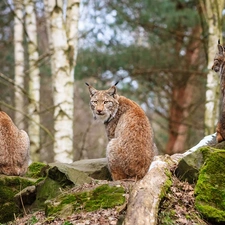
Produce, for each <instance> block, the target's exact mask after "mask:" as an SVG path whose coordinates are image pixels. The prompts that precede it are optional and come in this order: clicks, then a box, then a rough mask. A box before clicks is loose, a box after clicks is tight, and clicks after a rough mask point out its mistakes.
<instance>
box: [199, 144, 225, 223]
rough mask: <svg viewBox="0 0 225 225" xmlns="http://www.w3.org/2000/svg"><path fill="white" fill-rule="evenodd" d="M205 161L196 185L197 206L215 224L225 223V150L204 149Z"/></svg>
mask: <svg viewBox="0 0 225 225" xmlns="http://www.w3.org/2000/svg"><path fill="white" fill-rule="evenodd" d="M203 154H204V157H205V159H206V160H205V163H204V165H203V166H202V168H201V170H200V173H199V178H198V181H197V184H196V186H195V195H196V199H195V207H196V208H197V210H198V211H199V212H200V213H201V214H202V215H203V216H204V218H206V219H207V220H208V221H211V222H212V223H213V224H215V223H220V224H224V223H225V204H224V203H225V191H224V190H225V174H224V169H225V150H217V149H212V148H211V149H207V148H205V149H204V152H203Z"/></svg>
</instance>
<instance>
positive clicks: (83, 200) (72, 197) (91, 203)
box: [46, 184, 125, 216]
mask: <svg viewBox="0 0 225 225" xmlns="http://www.w3.org/2000/svg"><path fill="white" fill-rule="evenodd" d="M123 194H124V188H122V187H115V186H109V185H107V184H105V185H101V186H99V187H97V188H96V189H94V190H91V191H87V192H80V193H74V194H67V195H62V196H60V197H59V199H57V200H56V201H54V200H53V201H48V202H47V203H46V215H47V216H52V215H58V216H65V215H66V216H68V214H69V213H72V212H74V211H80V210H81V209H82V210H85V211H95V210H97V209H100V208H113V207H115V206H117V205H122V204H123V203H124V201H125V197H124V196H123ZM65 208H66V210H65ZM65 211H67V213H66V214H65Z"/></svg>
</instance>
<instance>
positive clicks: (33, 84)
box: [24, 0, 40, 161]
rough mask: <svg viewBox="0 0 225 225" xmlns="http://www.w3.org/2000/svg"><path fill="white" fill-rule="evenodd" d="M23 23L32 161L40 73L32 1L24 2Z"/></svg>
mask: <svg viewBox="0 0 225 225" xmlns="http://www.w3.org/2000/svg"><path fill="white" fill-rule="evenodd" d="M24 4H25V12H26V16H25V22H26V37H27V43H28V58H29V71H28V73H29V106H28V113H29V116H30V118H32V120H29V126H28V132H29V136H30V151H31V158H32V160H33V161H39V159H40V154H39V150H40V126H39V124H40V116H39V101H40V71H39V67H38V64H37V62H38V58H39V53H38V47H37V45H38V43H37V27H36V16H35V13H34V11H35V10H34V1H33V0H25V1H24Z"/></svg>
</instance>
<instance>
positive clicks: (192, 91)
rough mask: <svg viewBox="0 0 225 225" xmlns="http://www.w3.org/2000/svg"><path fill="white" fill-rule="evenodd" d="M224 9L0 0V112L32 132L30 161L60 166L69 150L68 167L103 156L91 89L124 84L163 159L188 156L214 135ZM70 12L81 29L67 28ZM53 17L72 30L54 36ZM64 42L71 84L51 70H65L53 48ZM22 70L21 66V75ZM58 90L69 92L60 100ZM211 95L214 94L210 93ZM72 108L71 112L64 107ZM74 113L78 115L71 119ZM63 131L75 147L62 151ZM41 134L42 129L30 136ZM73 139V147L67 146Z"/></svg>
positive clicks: (204, 4)
mask: <svg viewBox="0 0 225 225" xmlns="http://www.w3.org/2000/svg"><path fill="white" fill-rule="evenodd" d="M47 6H48V7H49V8H47ZM69 6H70V7H69ZM74 6H76V9H75V10H74V11H72V8H73V7H74ZM47 9H49V10H47ZM77 9H78V10H77ZM223 9H224V1H222V0H215V1H209V0H205V1H204V0H198V1H194V0H157V1H156V0H136V1H135V0H120V1H118V0H104V1H102V0H98V1H95V0H80V1H79V0H76V1H75V0H67V1H61V0H58V1H54V0H52V1H51V0H49V1H48V0H33V1H30V0H25V1H22V0H21V1H20V0H15V1H12V0H4V1H1V2H0V15H1V16H0V46H1V51H0V68H1V69H0V107H1V109H2V110H4V111H6V112H7V113H8V114H9V115H10V116H11V118H12V119H13V121H15V123H16V125H17V126H18V127H19V128H20V129H24V130H26V131H27V132H28V134H29V136H30V137H31V158H32V160H38V161H45V162H52V161H54V160H59V161H60V159H61V157H64V156H65V155H64V156H60V151H61V153H62V152H65V151H66V150H65V149H64V147H65V148H70V149H67V150H68V152H69V153H68V154H67V156H65V157H68V158H70V160H68V162H69V161H71V160H72V161H73V160H78V159H85V158H98V157H104V156H105V148H106V145H107V139H106V135H105V131H104V126H103V125H102V124H99V123H97V122H96V121H94V120H93V118H92V114H91V110H90V109H89V94H88V90H87V87H86V86H85V82H88V83H90V84H91V85H93V86H94V87H95V88H97V89H107V88H109V87H110V86H111V85H113V84H114V83H115V82H116V81H120V82H119V84H118V85H117V87H118V93H119V94H121V95H124V96H126V97H128V98H130V99H132V100H134V101H136V102H137V103H139V104H140V105H141V106H142V108H143V109H144V110H145V112H146V114H147V116H148V118H149V120H150V121H151V123H152V125H153V129H154V133H155V143H156V145H157V147H158V150H159V152H160V153H161V154H163V153H168V154H173V153H176V152H184V151H185V150H187V149H188V148H190V147H192V146H193V145H195V144H196V143H198V142H199V140H200V139H201V138H202V137H203V136H204V135H207V134H210V133H213V132H215V125H216V123H217V120H218V116H219V110H218V108H219V77H218V75H217V74H214V72H211V71H210V66H212V64H213V58H214V55H215V53H216V51H217V41H218V39H220V40H221V43H223V41H222V40H223V38H224V33H223V32H222V30H225V29H224V27H223V26H224V24H223V20H224V14H223ZM70 14H71V15H72V16H74V17H75V18H74V21H75V24H74V25H70V24H69V25H68V24H67V22H68V21H69V16H70ZM29 16H31V17H30V18H33V20H32V19H31V22H29ZM56 16H59V17H57V18H58V19H57V21H58V22H56V23H58V24H59V23H60V24H61V28H60V29H62V30H63V29H64V26H66V31H65V32H64V33H60V32H61V31H60V30H58V31H57V32H58V33H57V32H56V33H54V29H52V27H53V24H54V18H56ZM60 16H61V17H60ZM32 21H33V22H32ZM71 21H72V20H71ZM76 22H78V25H76ZM19 24H20V25H22V26H21V27H20V28H18V26H17V27H16V25H19ZM29 24H30V25H32V24H33V25H34V26H33V27H32V26H31V27H29ZM76 26H77V28H76ZM72 27H73V28H74V29H75V30H73V29H72ZM17 29H18V30H17ZM76 29H77V30H76ZM32 32H33V33H32ZM35 32H36V33H35ZM70 32H74V33H73V34H72V38H70V37H69V35H70V34H69V33H70ZM33 34H34V37H33V39H32V35H33ZM61 34H62V36H60V35H61ZM21 35H22V36H21ZM19 36H21V37H22V39H21V40H18V38H19ZM65 36H66V37H67V41H68V42H67V43H68V45H67V47H66V49H65V48H64V50H65V51H64V53H65V54H66V59H67V62H68V65H69V66H67V67H70V72H69V73H70V74H72V75H71V76H72V77H69V76H67V78H68V80H67V81H66V82H67V83H64V81H65V80H66V79H67V78H63V75H60V74H59V75H57V76H58V77H57V76H56V74H57V69H54V68H55V67H54V64H55V65H56V64H58V63H61V62H62V63H63V60H62V58H63V56H62V55H63V54H64V53H62V55H61V56H60V55H59V56H57V54H56V53H57V52H58V53H59V52H60V50H57V47H56V48H54V46H57V44H58V45H60V44H61V40H64V39H63V38H64V37H65ZM71 40H73V41H72V44H71V43H70V42H69V41H71ZM16 41H17V42H16ZM18 43H20V44H19V45H18ZM32 44H33V47H34V49H35V55H34V57H33V58H32V50H31V49H32ZM16 46H17V47H18V46H19V48H21V49H22V50H21V49H18V48H17V47H16ZM58 47H59V46H58ZM18 53H20V55H19V56H18ZM57 57H58V58H57ZM60 57H61V58H60ZM21 59H22V62H20V60H21ZM32 60H33V61H32ZM65 63H66V62H65ZM18 65H19V66H21V65H22V70H21V71H22V72H21V71H20V78H18V76H19V75H18V74H19V73H18ZM58 67H59V68H62V67H63V66H60V65H59V66H58ZM16 68H17V69H16ZM34 68H35V69H34ZM65 68H66V67H65ZM74 68H75V70H73V69H74ZM34 70H36V74H33V73H32V72H34ZM61 78H62V79H61ZM57 82H58V83H57ZM67 84H70V85H68V86H67ZM60 85H61V86H60ZM57 88H58V90H59V89H60V90H61V89H62V90H61V96H60V95H58V96H57ZM210 89H211V91H212V93H213V94H210V93H209V95H207V91H210ZM68 90H73V91H70V92H69V93H67V91H68ZM32 91H33V92H34V91H36V94H35V93H33V94H32ZM59 93H60V92H59V91H58V94H59ZM71 93H72V95H73V96H71ZM32 95H34V96H37V98H36V97H32ZM38 95H39V97H38ZM63 95H64V99H63V98H62V99H61V97H62V96H63ZM59 99H61V100H60V101H58V100H59ZM57 101H58V102H57ZM65 102H67V103H68V104H67V106H65V108H63V106H62V107H61V104H62V105H63V103H65ZM211 103H213V105H212V104H211ZM207 104H209V107H207ZM210 104H211V105H210ZM57 107H59V110H58V111H57ZM70 107H72V113H73V115H72V116H71V115H70V116H68V115H69V114H67V112H66V110H67V109H68V108H70ZM68 112H69V113H71V110H70V109H69V111H68ZM61 114H63V115H67V116H68V118H70V119H71V121H72V124H73V127H70V125H66V122H65V123H64V122H63V123H61V125H60V121H59V123H58V125H57V126H55V121H56V120H57V119H58V115H61ZM208 115H209V117H212V118H208ZM67 122H68V121H67ZM68 124H70V123H69V122H68ZM32 126H34V128H32ZM35 127H36V128H35ZM57 127H58V128H59V130H60V129H62V130H63V129H64V130H65V131H66V130H67V131H68V134H71V135H72V138H71V137H70V138H69V139H71V140H70V141H65V142H64V144H60V142H59V143H58V144H55V143H56V142H57V141H58V140H60V137H59V136H57V135H55V134H56V133H57ZM35 129H37V130H38V129H39V131H37V133H36V134H33V133H32V132H33V131H35ZM34 133H35V132H34ZM35 135H36V139H35V138H34V137H35ZM69 142H71V143H72V145H73V147H72V149H71V147H68V146H64V145H67V144H68V143H69ZM57 154H59V156H58V157H56V155H57ZM62 161H67V160H62Z"/></svg>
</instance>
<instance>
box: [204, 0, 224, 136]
mask: <svg viewBox="0 0 225 225" xmlns="http://www.w3.org/2000/svg"><path fill="white" fill-rule="evenodd" d="M200 2H201V7H202V10H203V15H205V20H206V23H207V25H208V43H207V44H208V49H207V59H208V62H207V69H208V75H207V91H206V104H205V135H209V134H212V133H214V132H215V127H216V124H217V121H218V116H219V102H220V97H219V95H220V91H219V77H218V74H216V73H215V72H214V71H213V70H212V65H213V59H214V56H215V48H216V46H217V42H218V39H221V38H222V11H223V8H224V0H214V1H211V0H206V1H205V3H204V1H202V0H201V1H200Z"/></svg>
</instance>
